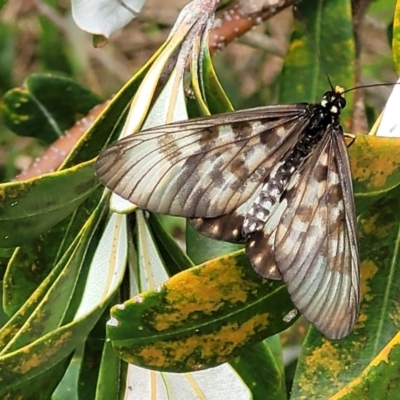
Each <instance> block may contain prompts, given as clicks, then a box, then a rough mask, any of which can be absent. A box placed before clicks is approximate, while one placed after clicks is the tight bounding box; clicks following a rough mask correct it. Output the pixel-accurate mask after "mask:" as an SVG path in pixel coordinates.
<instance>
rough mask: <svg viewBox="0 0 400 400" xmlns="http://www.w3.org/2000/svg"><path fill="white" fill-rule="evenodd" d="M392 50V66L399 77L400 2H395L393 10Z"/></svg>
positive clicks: (398, 0) (399, 0)
mask: <svg viewBox="0 0 400 400" xmlns="http://www.w3.org/2000/svg"><path fill="white" fill-rule="evenodd" d="M392 50H393V61H394V66H395V68H396V72H397V75H400V0H397V2H396V8H395V10H394V17H393V40H392Z"/></svg>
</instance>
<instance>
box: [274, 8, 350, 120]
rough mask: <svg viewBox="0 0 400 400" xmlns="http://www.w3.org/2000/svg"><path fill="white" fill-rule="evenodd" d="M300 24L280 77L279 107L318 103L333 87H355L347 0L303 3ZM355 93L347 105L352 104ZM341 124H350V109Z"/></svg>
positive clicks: (300, 11) (296, 24)
mask: <svg viewBox="0 0 400 400" xmlns="http://www.w3.org/2000/svg"><path fill="white" fill-rule="evenodd" d="M296 7H298V9H299V14H300V15H299V18H300V19H301V20H300V21H296V23H295V30H294V32H293V36H292V40H291V42H290V47H289V50H288V53H287V55H286V57H285V63H284V67H283V71H282V75H281V94H280V100H279V102H280V103H298V102H304V101H307V102H316V101H320V100H321V98H322V95H323V94H324V93H325V92H326V91H327V90H329V89H330V87H329V82H328V78H327V76H329V77H330V79H331V81H332V83H333V85H340V86H343V87H345V88H351V87H353V86H354V84H355V70H354V59H355V44H354V33H353V26H352V14H351V4H350V1H348V0H336V1H328V0H316V1H303V2H300V3H299V4H298V5H296ZM352 98H353V96H352V93H351V92H350V93H349V94H348V95H347V103H348V104H349V105H351V104H352ZM350 108H351V107H348V109H345V110H344V113H343V118H342V120H343V121H344V122H345V125H346V121H347V117H348V115H349V111H348V110H349V109H350Z"/></svg>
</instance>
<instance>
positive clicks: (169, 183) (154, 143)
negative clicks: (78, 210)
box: [96, 104, 310, 218]
mask: <svg viewBox="0 0 400 400" xmlns="http://www.w3.org/2000/svg"><path fill="white" fill-rule="evenodd" d="M309 116H310V112H309V109H308V107H307V106H306V105H303V104H300V105H294V106H286V107H282V106H271V107H262V108H259V109H254V110H251V111H250V112H249V111H247V112H245V111H240V112H234V113H228V114H223V115H222V116H213V117H208V118H202V119H195V120H189V121H183V122H178V123H174V124H169V125H165V126H162V127H156V128H152V129H149V130H146V131H142V132H140V133H137V134H134V135H132V136H130V137H127V138H126V139H123V140H120V141H118V142H116V143H115V144H113V145H112V146H111V147H109V148H108V149H106V150H105V151H104V152H103V153H102V154H101V155H100V157H99V160H98V162H97V165H96V172H97V175H98V177H99V178H100V180H101V181H102V182H103V183H104V184H105V185H106V186H107V187H108V188H110V189H111V190H113V191H114V192H115V193H117V194H118V195H120V196H122V197H123V198H125V199H127V200H129V201H131V202H132V203H134V204H136V205H138V206H139V207H142V208H145V209H147V210H149V211H153V212H158V213H164V214H170V215H179V216H184V217H203V218H211V217H216V216H220V215H222V214H227V213H230V212H232V211H233V210H235V209H236V208H238V207H239V206H240V205H241V204H242V203H244V202H245V201H246V200H247V199H248V198H249V197H250V196H251V195H252V194H253V193H254V192H255V191H256V190H257V188H258V187H259V185H260V182H262V181H263V180H264V179H265V177H266V176H268V174H269V172H270V170H271V169H272V168H273V166H274V165H275V164H276V162H277V161H278V160H279V159H280V158H281V157H282V156H283V155H284V154H285V152H286V151H288V149H290V147H291V146H292V145H293V143H295V142H296V140H297V138H298V135H299V134H300V133H301V129H298V128H299V126H300V127H302V126H304V125H306V124H307V122H308V119H309ZM289 138H290V139H289Z"/></svg>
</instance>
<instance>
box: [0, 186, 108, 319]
mask: <svg viewBox="0 0 400 400" xmlns="http://www.w3.org/2000/svg"><path fill="white" fill-rule="evenodd" d="M102 194H103V188H100V187H99V188H98V189H97V190H96V191H95V192H94V193H93V194H92V195H91V196H89V198H88V199H86V200H85V201H84V202H83V204H82V205H81V206H79V208H78V209H77V210H76V211H75V212H74V213H73V214H72V215H71V216H70V217H68V218H66V219H65V220H63V221H62V222H61V223H58V224H57V225H55V226H54V227H53V228H52V229H50V231H48V232H46V233H44V234H42V235H40V236H39V237H38V238H36V239H35V240H34V241H33V242H32V243H30V244H29V245H25V246H22V247H19V248H17V249H16V250H15V252H14V255H13V257H12V259H11V260H10V262H9V264H8V267H7V273H6V275H5V277H4V282H3V286H4V295H3V304H4V307H5V309H6V310H7V313H8V315H13V314H14V313H15V312H17V311H18V309H19V308H20V307H22V305H23V304H24V303H25V301H27V300H28V299H29V297H30V296H31V295H32V293H33V292H34V291H35V290H36V289H37V288H38V286H39V285H40V284H41V283H42V282H43V281H44V280H45V279H46V277H47V276H48V275H49V273H50V272H51V271H52V269H53V268H55V266H56V265H57V263H58V262H59V261H60V260H61V258H62V257H63V256H64V254H65V253H66V252H67V251H68V248H69V247H70V245H71V244H72V243H73V241H74V240H75V239H76V237H77V236H78V234H79V232H80V230H81V229H82V226H83V225H84V224H85V222H86V220H87V219H88V217H89V216H90V215H91V214H92V212H93V211H94V209H95V208H96V206H97V205H98V203H99V201H100V197H101V196H102Z"/></svg>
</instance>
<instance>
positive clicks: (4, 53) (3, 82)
mask: <svg viewBox="0 0 400 400" xmlns="http://www.w3.org/2000/svg"><path fill="white" fill-rule="evenodd" d="M0 8H1V7H0ZM15 36H16V29H14V27H13V26H12V25H10V24H7V23H4V22H0V37H1V41H0V91H2V92H4V91H6V90H9V89H10V87H11V85H12V81H13V66H14V57H15V51H14V47H15Z"/></svg>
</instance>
